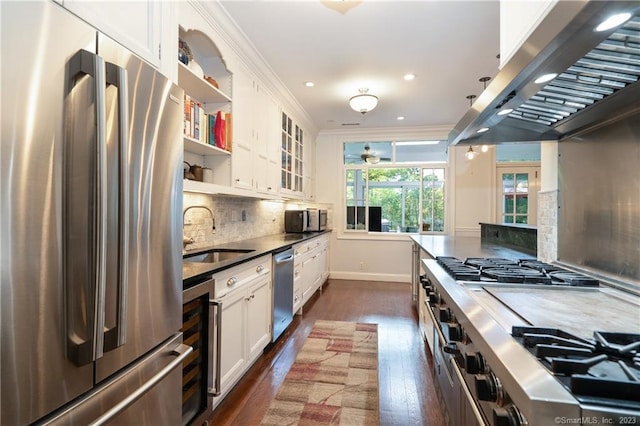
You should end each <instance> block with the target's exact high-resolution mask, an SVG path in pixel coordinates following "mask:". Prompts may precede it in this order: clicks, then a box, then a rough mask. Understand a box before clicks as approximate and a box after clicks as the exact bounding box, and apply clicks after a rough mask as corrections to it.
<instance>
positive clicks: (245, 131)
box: [232, 67, 280, 195]
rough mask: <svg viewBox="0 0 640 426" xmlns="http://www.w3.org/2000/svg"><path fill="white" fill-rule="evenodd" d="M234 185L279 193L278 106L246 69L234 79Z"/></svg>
mask: <svg viewBox="0 0 640 426" xmlns="http://www.w3.org/2000/svg"><path fill="white" fill-rule="evenodd" d="M233 94H234V96H233V125H234V151H233V158H232V160H233V161H232V164H233V167H232V169H233V185H234V186H236V187H238V188H245V189H251V190H253V191H256V192H258V193H262V194H271V195H275V194H277V192H278V184H277V178H278V173H279V163H278V159H279V157H278V155H279V146H280V145H279V133H278V129H277V125H278V121H277V120H278V106H277V103H276V102H275V100H274V98H273V97H272V96H271V94H270V93H269V92H268V91H267V90H266V89H265V88H264V86H263V85H262V83H261V82H260V81H259V80H258V79H257V78H256V77H255V76H254V75H253V74H252V73H251V72H249V71H248V70H247V69H246V68H244V67H238V68H237V69H236V72H235V73H234V78H233Z"/></svg>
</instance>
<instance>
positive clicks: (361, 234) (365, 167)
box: [339, 161, 450, 240]
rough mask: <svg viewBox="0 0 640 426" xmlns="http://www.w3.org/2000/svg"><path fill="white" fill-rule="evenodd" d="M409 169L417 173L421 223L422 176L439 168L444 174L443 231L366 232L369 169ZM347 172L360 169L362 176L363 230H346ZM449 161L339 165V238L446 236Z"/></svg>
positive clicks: (420, 218) (420, 229) (420, 220)
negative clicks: (416, 170)
mask: <svg viewBox="0 0 640 426" xmlns="http://www.w3.org/2000/svg"><path fill="white" fill-rule="evenodd" d="M404 168H406V169H409V168H418V169H419V174H420V183H419V185H418V191H419V199H418V223H419V224H421V223H422V219H423V218H422V210H423V202H424V200H423V189H424V187H423V186H424V184H423V177H424V169H441V170H443V173H444V186H443V189H444V200H443V201H444V227H443V230H442V231H433V230H430V231H423V229H422V226H420V225H419V226H418V232H380V231H369V174H368V171H369V169H404ZM350 170H361V171H362V173H363V175H365V177H364V188H363V191H364V199H363V200H362V201H363V202H364V209H365V213H364V218H365V229H348V228H347V225H348V224H347V215H346V211H347V206H348V205H349V204H348V202H349V201H350V200H348V199H347V172H348V171H350ZM448 176H449V162H448V161H446V162H425V163H420V162H416V163H393V162H389V163H383V164H380V163H379V164H375V165H372V164H366V163H365V164H344V161H343V166H342V197H341V204H342V206H341V209H340V210H341V212H342V213H341V216H342V223H341V225H340V229H339V235H340V236H343V237H349V238H354V239H403V240H404V239H405V238H406V237H407V236H409V235H447V234H448V230H449V222H450V220H449V202H448V200H447V199H448V194H449V179H448ZM354 200H355V201H360V200H359V199H357V198H356V199H354Z"/></svg>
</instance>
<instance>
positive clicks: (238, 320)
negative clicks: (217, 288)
mask: <svg viewBox="0 0 640 426" xmlns="http://www.w3.org/2000/svg"><path fill="white" fill-rule="evenodd" d="M245 297H246V291H243V290H238V291H234V292H232V293H229V294H228V295H227V296H226V297H223V298H221V300H222V339H221V340H222V342H221V349H222V350H221V353H222V357H221V360H220V363H221V365H220V374H221V379H220V382H221V384H220V387H221V388H222V392H225V390H226V389H227V388H228V387H229V384H230V383H232V382H233V381H234V379H235V378H236V377H237V376H238V375H239V374H241V373H242V372H243V371H244V367H245V365H246V347H247V346H246V340H245V326H246V321H245V315H246V314H245V309H246V302H245Z"/></svg>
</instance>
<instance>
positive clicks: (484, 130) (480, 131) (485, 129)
mask: <svg viewBox="0 0 640 426" xmlns="http://www.w3.org/2000/svg"><path fill="white" fill-rule="evenodd" d="M487 131H489V128H488V127H481V128H479V129H478V130H476V133H484V132H487Z"/></svg>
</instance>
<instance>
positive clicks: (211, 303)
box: [207, 299, 222, 396]
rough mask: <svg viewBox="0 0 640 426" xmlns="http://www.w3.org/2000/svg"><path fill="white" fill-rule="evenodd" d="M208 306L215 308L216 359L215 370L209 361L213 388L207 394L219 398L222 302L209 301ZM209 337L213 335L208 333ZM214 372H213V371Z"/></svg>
mask: <svg viewBox="0 0 640 426" xmlns="http://www.w3.org/2000/svg"><path fill="white" fill-rule="evenodd" d="M209 306H210V307H211V308H215V310H216V342H215V347H216V348H215V357H216V361H215V363H216V365H215V368H213V365H211V364H213V362H212V361H211V364H210V365H209V370H210V371H211V374H213V375H214V376H213V377H212V380H211V382H212V383H213V387H211V388H209V389H208V391H207V393H208V394H209V395H210V396H220V393H221V392H222V389H220V387H221V386H220V382H221V380H222V377H221V376H222V373H221V371H220V369H221V368H222V300H220V299H210V300H209ZM210 335H213V333H210ZM209 360H211V358H209ZM213 370H215V371H213Z"/></svg>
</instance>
